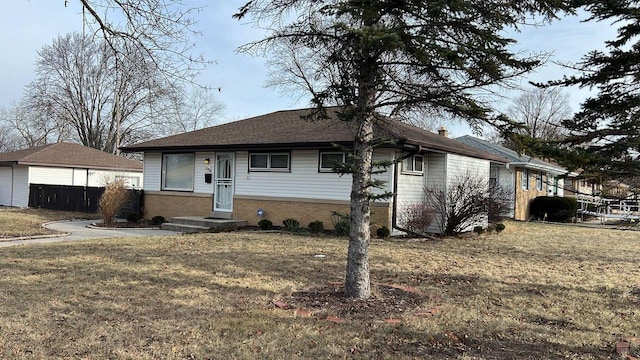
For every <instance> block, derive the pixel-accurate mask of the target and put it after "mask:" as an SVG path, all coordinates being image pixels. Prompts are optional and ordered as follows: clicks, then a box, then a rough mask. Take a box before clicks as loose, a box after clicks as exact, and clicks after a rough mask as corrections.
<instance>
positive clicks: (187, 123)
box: [157, 87, 224, 136]
mask: <svg viewBox="0 0 640 360" xmlns="http://www.w3.org/2000/svg"><path fill="white" fill-rule="evenodd" d="M223 109H224V106H223V105H222V104H221V103H220V102H219V101H218V100H217V99H216V97H215V96H214V94H213V92H212V91H211V90H209V89H204V88H200V87H192V88H191V90H185V91H179V92H175V93H174V95H172V96H171V97H170V98H169V99H168V104H166V105H165V110H164V111H163V113H164V116H163V117H162V121H160V122H159V123H158V124H157V129H159V131H160V132H158V133H157V134H158V135H159V134H162V135H166V136H168V135H174V134H178V133H183V132H188V131H193V130H198V129H202V128H206V127H210V126H213V125H215V124H216V123H217V122H218V119H219V116H220V115H221V113H222V111H223Z"/></svg>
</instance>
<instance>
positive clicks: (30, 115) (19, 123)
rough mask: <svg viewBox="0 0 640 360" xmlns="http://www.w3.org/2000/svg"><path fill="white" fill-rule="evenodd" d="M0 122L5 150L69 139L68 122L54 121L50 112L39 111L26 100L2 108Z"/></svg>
mask: <svg viewBox="0 0 640 360" xmlns="http://www.w3.org/2000/svg"><path fill="white" fill-rule="evenodd" d="M0 124H1V126H2V129H3V130H2V134H1V136H2V140H3V148H4V149H5V151H11V150H17V149H23V148H28V147H33V146H39V145H45V144H50V143H55V142H59V141H63V140H67V139H68V135H69V131H68V126H66V124H61V123H58V122H56V121H54V120H53V119H52V118H51V117H50V116H49V114H48V112H47V111H46V109H45V111H44V112H41V113H39V112H37V111H35V110H34V109H33V108H30V107H29V106H28V105H27V104H25V103H24V102H18V103H14V104H12V105H11V107H10V108H8V109H5V108H3V109H0Z"/></svg>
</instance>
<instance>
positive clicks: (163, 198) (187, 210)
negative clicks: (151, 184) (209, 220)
mask: <svg viewBox="0 0 640 360" xmlns="http://www.w3.org/2000/svg"><path fill="white" fill-rule="evenodd" d="M211 201H212V200H211V195H210V194H209V195H207V194H194V193H180V192H162V193H156V192H152V191H146V192H145V193H144V217H145V219H151V218H153V217H154V216H156V215H160V216H164V217H165V219H167V220H169V218H171V217H174V216H209V215H211V206H212V202H211Z"/></svg>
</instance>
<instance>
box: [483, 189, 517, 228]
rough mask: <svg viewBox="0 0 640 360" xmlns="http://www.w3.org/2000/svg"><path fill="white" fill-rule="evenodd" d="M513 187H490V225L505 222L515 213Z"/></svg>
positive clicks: (488, 211) (488, 203) (488, 208)
mask: <svg viewBox="0 0 640 360" xmlns="http://www.w3.org/2000/svg"><path fill="white" fill-rule="evenodd" d="M513 193H514V190H513V187H505V186H501V185H498V184H493V185H491V186H489V199H488V201H487V216H488V217H489V222H490V223H498V222H500V221H503V220H504V219H505V218H506V217H507V216H509V214H511V212H512V211H513V199H514V197H513Z"/></svg>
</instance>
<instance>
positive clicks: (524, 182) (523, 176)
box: [520, 169, 530, 190]
mask: <svg viewBox="0 0 640 360" xmlns="http://www.w3.org/2000/svg"><path fill="white" fill-rule="evenodd" d="M520 186H521V187H522V190H529V186H530V184H529V169H522V170H521V171H520Z"/></svg>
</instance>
